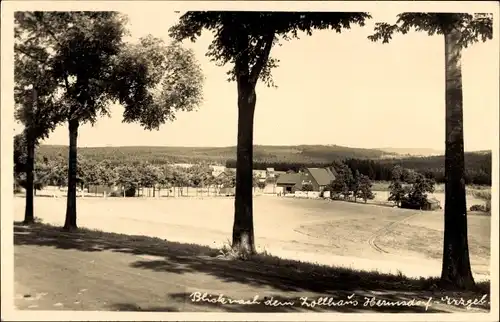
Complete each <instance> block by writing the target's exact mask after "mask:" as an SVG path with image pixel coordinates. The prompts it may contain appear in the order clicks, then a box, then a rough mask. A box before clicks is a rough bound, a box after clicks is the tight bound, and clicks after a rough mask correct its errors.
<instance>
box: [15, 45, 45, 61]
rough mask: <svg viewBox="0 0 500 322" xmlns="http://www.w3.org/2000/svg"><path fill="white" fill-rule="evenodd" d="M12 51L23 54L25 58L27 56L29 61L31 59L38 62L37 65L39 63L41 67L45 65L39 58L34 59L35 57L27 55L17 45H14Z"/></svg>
mask: <svg viewBox="0 0 500 322" xmlns="http://www.w3.org/2000/svg"><path fill="white" fill-rule="evenodd" d="M14 51H18V52H20V53H21V54H24V55H25V56H28V57H29V58H31V59H33V60H35V61H37V62H39V63H41V64H43V65H46V64H47V62H46V61H43V60H41V59H40V58H37V57H35V56H33V55H31V54H28V52H26V51H25V50H24V49H21V46H19V45H14Z"/></svg>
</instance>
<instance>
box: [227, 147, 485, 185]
mask: <svg viewBox="0 0 500 322" xmlns="http://www.w3.org/2000/svg"><path fill="white" fill-rule="evenodd" d="M491 161H492V159H491V153H486V154H479V153H466V154H465V183H466V184H477V185H490V186H491V182H492V181H491V180H492V179H491ZM339 162H344V163H345V164H347V165H348V166H349V168H350V169H351V171H353V172H356V171H359V172H360V173H361V174H363V175H366V176H368V178H370V180H372V181H391V180H392V171H393V168H394V166H396V165H398V166H400V167H402V168H404V169H411V170H414V171H416V172H418V173H420V174H422V175H424V176H425V177H427V178H432V179H434V180H435V181H436V183H444V182H445V175H444V172H445V171H444V170H445V169H444V156H433V157H418V158H403V159H382V160H371V159H357V158H344V159H341V160H334V161H330V162H269V161H254V163H253V164H254V169H257V170H265V169H267V168H274V169H275V170H276V171H289V170H292V171H295V172H297V171H299V170H300V169H301V168H318V167H319V168H322V167H330V166H336V165H338V164H339ZM235 165H236V160H234V159H231V160H228V161H226V167H228V168H235Z"/></svg>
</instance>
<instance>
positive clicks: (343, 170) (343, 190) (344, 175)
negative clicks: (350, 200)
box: [329, 163, 354, 199]
mask: <svg viewBox="0 0 500 322" xmlns="http://www.w3.org/2000/svg"><path fill="white" fill-rule="evenodd" d="M336 172H337V175H336V176H335V179H334V180H333V181H332V183H331V184H330V186H329V190H330V191H331V192H333V193H339V194H342V195H343V196H344V199H347V197H349V196H350V195H351V188H352V186H353V182H354V177H353V175H352V171H351V168H349V166H348V165H347V164H345V163H341V164H339V165H338V166H337V169H336Z"/></svg>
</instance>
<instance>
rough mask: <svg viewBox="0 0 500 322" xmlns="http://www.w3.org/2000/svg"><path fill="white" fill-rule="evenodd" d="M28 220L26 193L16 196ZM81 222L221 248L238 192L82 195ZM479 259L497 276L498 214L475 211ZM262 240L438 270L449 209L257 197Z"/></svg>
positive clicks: (298, 251)
mask: <svg viewBox="0 0 500 322" xmlns="http://www.w3.org/2000/svg"><path fill="white" fill-rule="evenodd" d="M14 200H15V218H14V219H15V220H17V221H19V220H22V218H23V215H24V198H22V197H16V198H15V199H14ZM77 202H78V223H79V226H80V227H84V228H89V229H99V230H102V231H105V232H114V233H121V234H128V235H143V236H150V237H158V238H164V239H168V240H170V241H176V242H180V243H191V244H198V245H205V246H210V247H213V248H217V249H220V248H222V247H224V245H226V246H227V245H228V243H229V238H230V236H231V231H232V225H233V205H234V199H233V198H231V197H223V198H216V197H198V198H196V197H193V198H78V201H77ZM65 203H66V200H65V198H46V197H37V198H35V215H36V216H37V217H38V218H40V220H41V221H42V222H43V223H47V224H53V225H59V226H62V224H63V222H64V214H65V208H66V207H65ZM468 222H469V242H470V248H471V249H470V253H471V261H472V267H473V270H474V272H475V274H476V277H477V278H479V279H487V278H488V276H489V257H490V217H489V216H481V215H471V216H469V220H468ZM254 226H255V235H256V245H257V249H258V251H260V252H267V253H269V254H272V255H276V256H280V257H283V258H287V259H295V260H302V261H308V262H312V263H320V264H324V265H336V266H344V267H354V268H357V269H366V270H374V269H375V270H379V271H382V272H387V273H398V272H402V273H403V274H405V275H406V276H438V275H439V273H440V260H441V254H442V253H441V252H442V250H441V248H442V240H443V212H442V211H433V212H420V211H414V210H405V209H397V208H392V207H381V206H376V205H371V204H367V205H365V204H355V203H349V202H343V201H331V200H307V199H295V198H290V199H289V198H277V197H275V196H266V195H260V196H256V197H254Z"/></svg>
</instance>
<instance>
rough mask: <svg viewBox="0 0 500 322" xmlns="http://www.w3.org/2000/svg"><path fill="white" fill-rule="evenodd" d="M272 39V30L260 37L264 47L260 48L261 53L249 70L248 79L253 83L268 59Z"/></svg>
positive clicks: (255, 82)
mask: <svg viewBox="0 0 500 322" xmlns="http://www.w3.org/2000/svg"><path fill="white" fill-rule="evenodd" d="M273 41H274V31H273V32H271V33H269V34H266V35H265V36H264V37H262V42H264V49H263V50H262V54H261V55H259V57H258V58H257V62H256V63H255V65H254V66H253V68H252V70H251V72H250V79H249V81H250V83H251V84H253V85H255V84H257V80H258V79H259V76H260V73H261V72H262V69H263V68H264V66H265V65H266V63H267V61H268V59H269V54H270V53H271V48H272V47H273ZM259 43H260V41H259Z"/></svg>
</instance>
